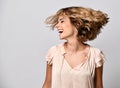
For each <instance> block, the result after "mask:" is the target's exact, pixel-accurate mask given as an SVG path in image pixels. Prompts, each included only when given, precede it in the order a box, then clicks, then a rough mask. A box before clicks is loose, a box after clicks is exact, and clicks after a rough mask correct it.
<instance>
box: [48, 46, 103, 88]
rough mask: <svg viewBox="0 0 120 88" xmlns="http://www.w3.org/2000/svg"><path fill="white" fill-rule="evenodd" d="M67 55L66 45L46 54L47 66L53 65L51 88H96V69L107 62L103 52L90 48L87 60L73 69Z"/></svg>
mask: <svg viewBox="0 0 120 88" xmlns="http://www.w3.org/2000/svg"><path fill="white" fill-rule="evenodd" d="M65 53H66V52H65V49H64V44H59V45H56V46H53V47H51V48H50V49H49V50H48V52H47V54H46V61H47V64H49V65H52V87H51V88H94V76H95V68H98V67H100V66H102V65H103V63H104V62H105V56H104V55H103V53H102V51H100V50H99V49H98V48H95V47H92V46H90V48H89V53H88V55H87V59H86V60H85V61H84V62H82V63H80V64H79V65H77V66H75V67H73V68H72V67H71V66H70V65H69V63H68V62H67V61H66V60H65V59H64V55H65Z"/></svg>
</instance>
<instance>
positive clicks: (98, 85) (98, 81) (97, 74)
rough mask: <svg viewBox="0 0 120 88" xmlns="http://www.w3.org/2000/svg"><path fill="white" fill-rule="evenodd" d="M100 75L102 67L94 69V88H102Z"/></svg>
mask: <svg viewBox="0 0 120 88" xmlns="http://www.w3.org/2000/svg"><path fill="white" fill-rule="evenodd" d="M102 73H103V66H101V67H98V68H96V69H95V88H103V81H102Z"/></svg>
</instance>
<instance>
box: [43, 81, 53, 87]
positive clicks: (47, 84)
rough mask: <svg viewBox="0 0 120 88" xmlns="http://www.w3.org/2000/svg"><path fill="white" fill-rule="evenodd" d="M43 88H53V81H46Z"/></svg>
mask: <svg viewBox="0 0 120 88" xmlns="http://www.w3.org/2000/svg"><path fill="white" fill-rule="evenodd" d="M42 88H51V82H45V83H44V84H43V86H42Z"/></svg>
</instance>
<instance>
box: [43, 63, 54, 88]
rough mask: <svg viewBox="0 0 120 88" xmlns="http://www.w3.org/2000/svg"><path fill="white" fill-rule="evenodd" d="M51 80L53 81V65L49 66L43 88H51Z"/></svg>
mask: <svg viewBox="0 0 120 88" xmlns="http://www.w3.org/2000/svg"><path fill="white" fill-rule="evenodd" d="M51 80H52V65H49V64H47V67H46V77H45V81H44V84H43V87H42V88H51Z"/></svg>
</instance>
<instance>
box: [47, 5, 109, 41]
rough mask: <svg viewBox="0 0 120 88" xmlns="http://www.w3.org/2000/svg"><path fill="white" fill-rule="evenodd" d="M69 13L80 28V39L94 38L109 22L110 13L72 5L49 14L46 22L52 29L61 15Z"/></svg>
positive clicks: (74, 23)
mask: <svg viewBox="0 0 120 88" xmlns="http://www.w3.org/2000/svg"><path fill="white" fill-rule="evenodd" d="M64 15H67V16H68V17H69V19H70V21H71V23H72V24H73V25H74V26H75V27H76V28H77V30H78V35H77V37H78V40H79V41H81V42H86V41H88V40H94V39H95V38H96V37H97V35H98V34H99V33H100V32H101V28H102V27H103V26H104V25H105V24H107V23H108V19H109V18H108V15H107V14H106V13H103V12H102V11H99V10H94V9H91V8H85V7H77V6H71V7H66V8H62V9H60V10H58V11H57V12H56V14H54V15H52V16H49V17H48V18H47V19H46V20H45V23H46V24H48V25H49V26H50V27H51V28H52V29H54V28H55V26H56V24H57V23H58V18H59V16H64Z"/></svg>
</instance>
